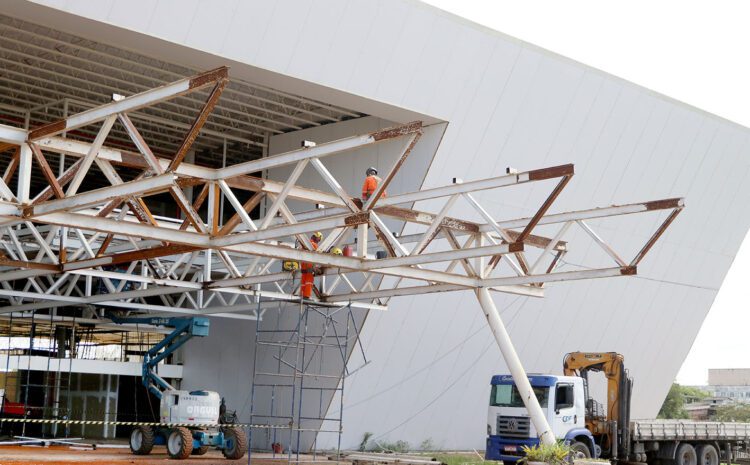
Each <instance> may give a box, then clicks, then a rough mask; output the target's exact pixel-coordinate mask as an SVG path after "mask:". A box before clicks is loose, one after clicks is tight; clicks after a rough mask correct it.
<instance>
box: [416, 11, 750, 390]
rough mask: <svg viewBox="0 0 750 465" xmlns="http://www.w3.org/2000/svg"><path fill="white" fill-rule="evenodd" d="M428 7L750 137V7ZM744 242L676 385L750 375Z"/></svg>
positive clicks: (748, 263)
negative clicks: (717, 371) (735, 126)
mask: <svg viewBox="0 0 750 465" xmlns="http://www.w3.org/2000/svg"><path fill="white" fill-rule="evenodd" d="M425 1H426V2H427V3H431V4H433V5H435V6H437V7H439V8H442V9H444V10H447V11H450V12H452V13H455V14H457V15H459V16H463V17H464V18H467V19H469V20H472V21H475V22H477V23H480V24H483V25H485V26H488V27H490V28H492V29H495V30H498V31H501V32H504V33H506V34H509V35H511V36H514V37H517V38H519V39H522V40H525V41H527V42H530V43H532V44H535V45H538V46H540V47H543V48H546V49H548V50H551V51H553V52H556V53H559V54H561V55H565V56H567V57H570V58H573V59H574V60H577V61H580V62H582V63H585V64H587V65H590V66H593V67H595V68H599V69H601V70H604V71H607V72H609V73H612V74H614V75H616V76H619V77H621V78H624V79H627V80H629V81H632V82H634V83H636V84H639V85H642V86H644V87H647V88H649V89H652V90H655V91H657V92H660V93H662V94H664V95H667V96H669V97H672V98H675V99H677V100H681V101H683V102H685V103H688V104H690V105H693V106H695V107H698V108H701V109H703V110H706V111H708V112H711V113H714V114H716V115H719V116H721V117H723V118H727V119H729V120H732V121H735V122H737V123H740V124H742V125H744V126H747V127H750V27H748V19H749V18H750V2H747V1H740V0H736V1H722V0H713V1H709V0H705V1H690V0H680V1H676V0H658V1H654V0H650V1H646V0H629V1H605V0H567V1H560V0H524V1H518V0H514V1H510V0H484V1H480V0H425ZM678 221H679V220H678ZM748 242H749V241H747V240H746V241H745V243H743V245H742V247H741V249H740V251H739V254H738V255H737V258H736V260H735V262H734V264H733V266H732V268H731V269H730V270H729V275H728V276H727V278H726V280H725V281H724V284H723V286H722V288H721V290H720V291H719V295H718V296H717V298H716V301H715V303H714V306H713V307H712V309H711V312H710V313H709V315H708V317H707V318H706V321H705V323H704V324H703V327H702V328H701V331H700V333H699V335H698V338H697V339H696V340H695V343H694V344H693V348H692V350H691V352H690V355H688V358H687V360H686V361H685V363H684V364H683V366H682V369H681V370H680V373H679V375H678V376H677V381H679V382H680V383H684V384H703V383H705V382H706V379H707V369H708V368H709V367H711V368H740V367H750V336H748V334H749V332H750V305H749V304H748V301H750V299H749V298H748V297H750V279H749V278H750V243H748ZM686 253H687V251H686Z"/></svg>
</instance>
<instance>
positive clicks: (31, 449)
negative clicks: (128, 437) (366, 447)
mask: <svg viewBox="0 0 750 465" xmlns="http://www.w3.org/2000/svg"><path fill="white" fill-rule="evenodd" d="M302 460H312V456H310V457H306V458H305V459H303V458H302V457H300V461H302ZM318 460H321V461H327V457H325V456H319V457H318ZM71 463H85V464H87V465H95V464H96V465H98V464H102V465H104V464H125V463H134V464H138V465H157V464H159V465H166V464H172V465H176V464H178V463H182V464H185V465H188V464H189V465H208V464H212V465H214V464H217V465H235V464H246V463H247V456H245V457H243V458H242V459H240V460H227V459H225V458H224V456H223V455H221V452H220V451H215V450H212V451H209V452H208V453H207V454H206V455H202V456H194V457H193V456H191V457H188V458H187V459H185V460H182V461H176V460H170V458H169V456H168V455H167V450H166V448H165V447H159V446H156V447H154V450H153V452H151V454H150V455H141V456H138V455H133V454H131V453H130V450H129V449H102V448H98V449H96V450H75V449H71V448H70V447H67V446H49V447H41V446H0V465H5V464H13V465H37V464H45V465H70V464H71ZM253 463H254V464H255V463H257V464H258V465H286V464H287V463H288V462H287V456H286V455H285V456H283V458H280V457H279V456H276V458H273V456H272V455H271V454H262V453H253ZM330 463H334V462H330Z"/></svg>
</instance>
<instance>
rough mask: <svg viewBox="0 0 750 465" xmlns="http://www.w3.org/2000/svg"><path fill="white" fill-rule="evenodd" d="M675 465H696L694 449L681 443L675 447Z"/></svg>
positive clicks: (696, 459)
mask: <svg viewBox="0 0 750 465" xmlns="http://www.w3.org/2000/svg"><path fill="white" fill-rule="evenodd" d="M674 464H675V465H698V456H697V455H696V453H695V449H694V448H693V446H691V445H690V444H688V443H686V442H683V443H682V444H680V445H679V446H677V452H675V454H674Z"/></svg>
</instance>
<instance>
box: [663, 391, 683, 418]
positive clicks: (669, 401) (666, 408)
mask: <svg viewBox="0 0 750 465" xmlns="http://www.w3.org/2000/svg"><path fill="white" fill-rule="evenodd" d="M683 389H684V388H683V387H682V386H680V385H679V384H677V383H672V387H671V388H669V393H668V394H667V397H666V399H664V403H663V404H662V406H661V410H659V415H658V418H688V414H687V411H686V410H685V394H684V391H683Z"/></svg>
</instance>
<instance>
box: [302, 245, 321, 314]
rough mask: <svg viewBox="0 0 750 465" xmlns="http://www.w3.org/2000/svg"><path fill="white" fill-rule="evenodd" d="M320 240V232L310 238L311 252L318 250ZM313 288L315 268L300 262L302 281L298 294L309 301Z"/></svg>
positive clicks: (307, 263) (310, 264)
mask: <svg viewBox="0 0 750 465" xmlns="http://www.w3.org/2000/svg"><path fill="white" fill-rule="evenodd" d="M322 240H323V234H322V233H321V232H320V231H317V232H315V233H314V234H313V235H312V236H310V243H311V244H312V247H313V250H318V245H319V244H320V241H322ZM313 286H315V267H314V265H313V264H312V263H309V262H302V281H301V283H300V294H301V295H302V297H304V298H305V299H309V298H310V296H312V290H313Z"/></svg>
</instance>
